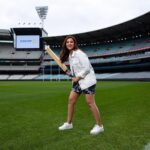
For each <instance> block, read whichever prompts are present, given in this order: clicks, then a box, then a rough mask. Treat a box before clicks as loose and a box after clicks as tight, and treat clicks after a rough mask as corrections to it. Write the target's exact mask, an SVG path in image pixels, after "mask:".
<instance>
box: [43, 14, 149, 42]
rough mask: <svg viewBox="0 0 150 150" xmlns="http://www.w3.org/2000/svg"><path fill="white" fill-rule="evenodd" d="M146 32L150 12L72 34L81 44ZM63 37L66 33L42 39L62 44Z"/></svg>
mask: <svg viewBox="0 0 150 150" xmlns="http://www.w3.org/2000/svg"><path fill="white" fill-rule="evenodd" d="M148 32H150V12H148V13H146V14H144V15H142V16H139V17H137V18H135V19H132V20H129V21H126V22H123V23H121V24H118V25H114V26H111V27H108V28H104V29H100V30H95V31H91V32H85V33H80V34H72V35H73V36H75V37H76V38H77V41H78V43H79V42H80V43H79V44H81V43H94V42H104V41H108V40H118V39H121V38H123V37H126V38H129V37H132V36H133V35H140V34H147V33H148ZM65 37H66V35H63V36H54V37H45V38H43V39H44V41H45V42H46V43H47V44H49V45H59V44H62V42H63V40H64V38H65Z"/></svg>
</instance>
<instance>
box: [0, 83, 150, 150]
mask: <svg viewBox="0 0 150 150" xmlns="http://www.w3.org/2000/svg"><path fill="white" fill-rule="evenodd" d="M70 89H71V83H70V82H67V81H66V82H13V81H12V82H0V150H142V149H144V146H145V145H146V144H148V143H149V142H150V132H149V131H150V83H149V82H98V84H97V87H96V95H95V98H96V103H97V105H98V107H99V108H100V112H101V116H102V120H103V124H104V127H105V132H104V133H102V134H100V135H97V136H91V135H90V134H89V131H90V129H91V128H92V127H93V125H94V120H93V116H92V114H91V112H90V110H89V108H88V106H87V104H86V102H85V99H84V95H81V97H80V98H79V101H78V103H77V106H76V111H75V115H74V129H73V130H70V131H61V132H60V131H58V126H59V125H61V124H62V123H63V122H64V121H65V120H66V114H67V98H68V95H69V92H70Z"/></svg>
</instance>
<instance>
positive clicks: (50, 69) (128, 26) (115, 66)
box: [0, 12, 150, 80]
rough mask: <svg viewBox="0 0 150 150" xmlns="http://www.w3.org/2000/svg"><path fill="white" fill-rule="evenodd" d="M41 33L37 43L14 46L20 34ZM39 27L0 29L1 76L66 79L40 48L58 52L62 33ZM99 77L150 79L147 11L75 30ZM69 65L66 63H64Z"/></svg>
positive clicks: (1, 78) (148, 17) (10, 77)
mask: <svg viewBox="0 0 150 150" xmlns="http://www.w3.org/2000/svg"><path fill="white" fill-rule="evenodd" d="M28 32H29V33H30V35H39V36H40V39H42V40H40V42H39V43H40V47H38V48H37V47H36V48H33V47H32V48H30V47H28V48H26V47H25V48H17V47H16V45H15V44H16V43H15V41H16V37H17V36H18V35H19V36H20V35H25V34H27V33H28ZM45 35H46V32H45V30H43V29H41V28H13V29H11V30H3V29H1V30H0V80H69V78H68V77H67V76H66V75H65V74H64V73H63V72H62V71H61V70H60V68H59V67H58V66H57V64H56V63H55V62H54V61H53V60H52V59H51V58H50V57H49V56H48V55H47V54H46V53H45V51H44V50H43V42H46V43H47V44H48V45H50V47H51V48H52V49H53V50H54V51H55V53H56V54H58V55H59V53H60V50H61V44H62V42H63V39H64V38H65V36H66V35H64V36H55V37H48V36H45ZM73 36H75V37H76V39H77V41H78V43H79V47H80V48H81V49H82V50H83V51H85V53H87V55H88V57H89V58H90V61H91V63H92V65H93V67H94V70H95V72H96V76H97V79H100V80H124V79H126V80H149V79H150V12H148V13H146V14H144V15H142V16H139V17H137V18H135V19H132V20H129V21H127V22H124V23H121V24H118V25H115V26H111V27H108V28H105V29H100V30H96V31H91V32H86V33H80V34H74V35H73ZM66 64H67V65H68V63H66Z"/></svg>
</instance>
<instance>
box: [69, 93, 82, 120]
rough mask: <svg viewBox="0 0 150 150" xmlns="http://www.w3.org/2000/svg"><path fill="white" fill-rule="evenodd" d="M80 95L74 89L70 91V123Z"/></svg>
mask: <svg viewBox="0 0 150 150" xmlns="http://www.w3.org/2000/svg"><path fill="white" fill-rule="evenodd" d="M79 96H80V95H79V94H78V93H76V92H74V91H71V92H70V95H69V99H68V115H67V122H68V123H72V119H73V113H74V109H75V104H76V101H77V99H78V97H79Z"/></svg>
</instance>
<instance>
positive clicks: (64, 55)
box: [60, 35, 78, 63]
mask: <svg viewBox="0 0 150 150" xmlns="http://www.w3.org/2000/svg"><path fill="white" fill-rule="evenodd" d="M69 38H71V39H73V41H74V48H73V50H77V49H78V44H77V40H76V38H75V37H74V36H72V35H68V36H67V37H66V38H65V39H64V41H63V44H62V50H61V52H60V60H61V62H62V63H63V62H65V61H67V60H68V57H69V52H70V51H69V50H68V49H67V47H66V42H67V40H68V39H69Z"/></svg>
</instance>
